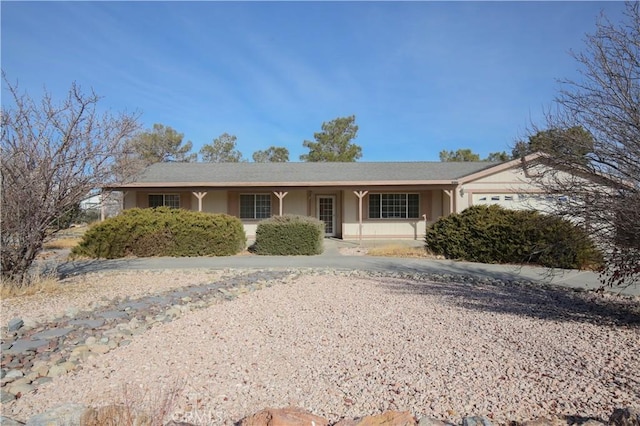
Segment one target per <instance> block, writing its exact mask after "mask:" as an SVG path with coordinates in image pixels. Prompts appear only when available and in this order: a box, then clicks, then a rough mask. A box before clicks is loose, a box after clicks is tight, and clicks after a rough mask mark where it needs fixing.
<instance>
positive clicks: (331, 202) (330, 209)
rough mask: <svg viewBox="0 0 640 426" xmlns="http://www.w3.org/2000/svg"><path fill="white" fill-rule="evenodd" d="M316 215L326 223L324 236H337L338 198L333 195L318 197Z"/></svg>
mask: <svg viewBox="0 0 640 426" xmlns="http://www.w3.org/2000/svg"><path fill="white" fill-rule="evenodd" d="M316 215H317V217H318V219H320V220H321V221H323V222H324V225H325V226H324V235H325V236H326V237H335V236H336V197H335V196H333V195H318V198H317V199H316Z"/></svg>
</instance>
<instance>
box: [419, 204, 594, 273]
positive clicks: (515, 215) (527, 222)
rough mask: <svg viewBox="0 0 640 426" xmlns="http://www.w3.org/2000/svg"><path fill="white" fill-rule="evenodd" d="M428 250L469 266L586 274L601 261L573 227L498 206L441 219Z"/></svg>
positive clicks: (429, 237) (429, 232) (431, 229)
mask: <svg viewBox="0 0 640 426" xmlns="http://www.w3.org/2000/svg"><path fill="white" fill-rule="evenodd" d="M425 244H426V248H427V249H428V250H430V251H432V252H433V253H435V254H440V255H443V256H445V257H446V258H448V259H461V260H467V261H471V262H482V263H533V264H539V265H543V266H547V267H553V268H567V269H573V268H577V269H582V268H585V267H596V266H598V265H599V264H600V262H601V261H602V255H601V253H599V252H598V250H597V249H596V248H595V246H594V244H593V242H592V241H591V240H590V239H589V237H588V236H587V234H586V233H585V232H584V231H583V230H582V229H581V228H579V227H577V226H575V225H574V224H572V223H571V222H569V221H567V220H564V219H562V218H559V217H555V216H549V215H544V214H541V213H538V212H535V211H522V210H520V211H518V210H508V209H503V208H502V207H500V206H495V205H492V206H473V207H470V208H468V209H466V210H464V211H463V212H462V213H460V214H452V215H449V216H447V217H443V218H440V219H439V220H438V221H436V222H435V223H434V224H433V225H431V226H430V227H429V228H428V229H427V232H426V236H425Z"/></svg>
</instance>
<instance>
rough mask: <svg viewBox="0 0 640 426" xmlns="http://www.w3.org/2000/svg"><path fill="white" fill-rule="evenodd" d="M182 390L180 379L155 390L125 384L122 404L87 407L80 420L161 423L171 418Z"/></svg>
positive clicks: (88, 423)
mask: <svg viewBox="0 0 640 426" xmlns="http://www.w3.org/2000/svg"><path fill="white" fill-rule="evenodd" d="M183 390H184V383H183V382H182V381H176V382H174V383H173V384H172V385H171V386H169V387H168V388H163V389H159V390H157V391H156V392H150V391H149V389H148V388H146V387H144V388H143V387H142V386H140V387H132V386H128V385H127V384H125V385H124V386H123V387H122V403H120V404H108V405H105V406H103V407H100V408H97V409H92V410H88V411H87V413H85V415H84V416H83V418H82V421H81V423H82V424H84V425H85V426H111V425H112V426H163V425H164V424H166V423H167V422H168V421H170V420H171V417H172V416H173V413H174V410H175V407H176V404H177V402H178V398H179V397H180V395H181V393H182V392H183Z"/></svg>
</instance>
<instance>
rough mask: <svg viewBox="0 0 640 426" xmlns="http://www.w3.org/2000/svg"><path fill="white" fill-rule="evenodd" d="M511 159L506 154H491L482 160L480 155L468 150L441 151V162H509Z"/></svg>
mask: <svg viewBox="0 0 640 426" xmlns="http://www.w3.org/2000/svg"><path fill="white" fill-rule="evenodd" d="M509 160H511V157H510V156H509V154H507V153H506V152H504V151H502V152H491V153H489V155H488V156H487V158H485V159H482V160H480V154H476V153H475V152H473V151H472V150H470V149H468V148H464V149H458V150H456V151H447V150H446V149H445V150H442V151H440V161H494V162H496V161H509Z"/></svg>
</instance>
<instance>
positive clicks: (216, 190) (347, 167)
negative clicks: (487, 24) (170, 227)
mask: <svg viewBox="0 0 640 426" xmlns="http://www.w3.org/2000/svg"><path fill="white" fill-rule="evenodd" d="M539 157H540V154H531V155H529V156H527V157H525V158H524V159H517V160H513V161H508V162H505V163H489V162H381V163H365V162H361V163H157V164H154V165H152V166H150V167H149V168H147V169H146V170H145V171H144V172H143V173H142V174H141V175H140V176H139V178H138V179H137V180H136V181H134V182H132V183H129V184H126V185H121V186H117V187H110V188H108V189H109V190H118V191H122V192H123V194H124V197H123V208H125V209H128V208H133V207H142V208H144V207H157V206H169V207H177V208H185V209H189V210H196V211H204V212H211V213H227V214H230V215H233V216H237V217H239V218H240V219H241V220H242V222H243V223H244V226H245V230H246V233H247V237H249V238H253V237H254V236H255V230H256V226H257V223H258V222H259V221H260V220H262V219H265V218H268V217H270V216H272V215H282V214H288V213H290V214H299V215H305V216H314V217H317V218H318V219H320V220H322V221H324V222H325V223H326V235H327V236H332V237H337V238H342V239H345V240H353V239H359V238H368V239H422V237H423V235H424V233H425V229H426V226H427V224H428V223H431V222H433V221H435V220H437V219H438V218H439V217H441V216H446V215H449V214H451V213H452V212H460V211H462V210H464V209H465V208H467V207H469V206H472V205H477V204H500V205H502V206H505V207H510V208H531V207H535V206H534V205H532V203H531V202H532V200H533V201H535V195H534V194H536V192H537V189H536V188H535V187H534V186H533V185H532V182H531V181H530V179H529V177H528V176H527V175H528V172H527V171H526V170H525V168H523V167H522V164H523V162H524V163H525V164H530V165H533V164H535V162H536V160H537V159H538V158H539ZM526 169H529V168H528V167H527V168H526Z"/></svg>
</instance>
